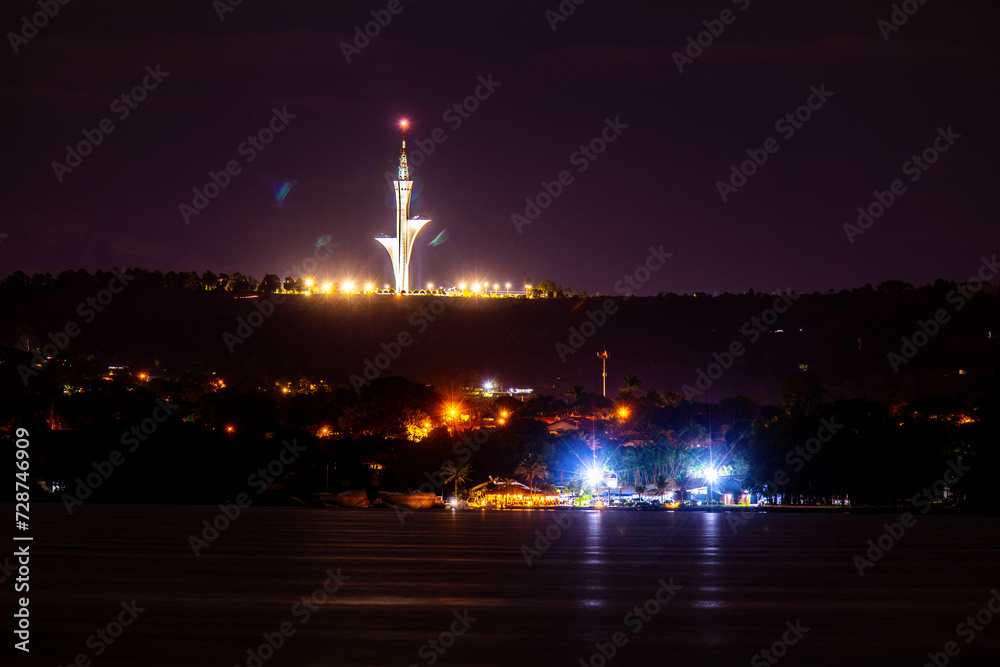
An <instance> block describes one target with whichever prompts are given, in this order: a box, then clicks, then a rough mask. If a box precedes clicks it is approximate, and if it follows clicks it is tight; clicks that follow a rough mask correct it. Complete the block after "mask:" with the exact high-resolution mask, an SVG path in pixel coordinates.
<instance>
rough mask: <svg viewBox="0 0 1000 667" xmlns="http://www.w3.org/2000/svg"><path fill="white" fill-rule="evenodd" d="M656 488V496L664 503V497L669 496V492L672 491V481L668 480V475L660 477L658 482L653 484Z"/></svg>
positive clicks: (657, 479)
mask: <svg viewBox="0 0 1000 667" xmlns="http://www.w3.org/2000/svg"><path fill="white" fill-rule="evenodd" d="M653 485H654V486H655V487H656V495H658V496H659V497H660V501H661V502H662V501H663V497H664V496H666V495H667V491H669V490H670V486H671V484H670V481H669V480H668V479H667V476H666V475H659V476H658V477H657V478H656V481H654V482H653Z"/></svg>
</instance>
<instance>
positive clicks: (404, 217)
mask: <svg viewBox="0 0 1000 667" xmlns="http://www.w3.org/2000/svg"><path fill="white" fill-rule="evenodd" d="M400 126H401V127H402V128H403V146H402V148H400V149H399V177H398V180H395V181H393V183H392V185H393V188H394V189H395V191H396V236H395V238H384V237H383V238H377V239H375V240H376V241H378V242H379V243H381V244H382V246H383V247H385V249H386V251H388V253H389V259H390V261H392V272H393V275H394V276H395V278H396V293H397V294H399V293H402V292H409V291H410V253H411V252H412V251H413V241H414V240H415V239H416V238H417V234H418V233H419V232H420V230H421V229H423V228H424V225H426V224H427V223H428V222H430V220H428V219H426V218H411V217H410V194H411V192H412V190H413V181H411V180H410V170H409V168H408V167H407V166H406V121H405V120H404V121H403V122H402V123H400Z"/></svg>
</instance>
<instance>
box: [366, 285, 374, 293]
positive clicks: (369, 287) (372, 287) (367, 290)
mask: <svg viewBox="0 0 1000 667" xmlns="http://www.w3.org/2000/svg"><path fill="white" fill-rule="evenodd" d="M373 289H375V286H374V285H372V284H371V283H365V291H366V292H371V291H372V290H373Z"/></svg>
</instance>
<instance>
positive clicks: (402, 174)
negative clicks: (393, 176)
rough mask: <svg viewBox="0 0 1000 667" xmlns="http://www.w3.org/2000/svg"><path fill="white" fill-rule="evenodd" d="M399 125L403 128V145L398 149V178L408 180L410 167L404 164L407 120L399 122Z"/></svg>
mask: <svg viewBox="0 0 1000 667" xmlns="http://www.w3.org/2000/svg"><path fill="white" fill-rule="evenodd" d="M399 125H400V127H402V128H403V145H402V147H401V148H400V149H399V180H401V181H408V180H410V169H409V167H408V166H407V165H406V125H407V121H405V120H404V121H401V122H400V123H399Z"/></svg>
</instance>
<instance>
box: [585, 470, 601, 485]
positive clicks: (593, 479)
mask: <svg viewBox="0 0 1000 667" xmlns="http://www.w3.org/2000/svg"><path fill="white" fill-rule="evenodd" d="M586 474H587V484H589V485H590V486H597V485H598V484H600V483H601V480H602V479H604V475H602V474H601V471H600V469H598V468H590V469H588V470H587V473H586Z"/></svg>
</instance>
